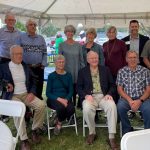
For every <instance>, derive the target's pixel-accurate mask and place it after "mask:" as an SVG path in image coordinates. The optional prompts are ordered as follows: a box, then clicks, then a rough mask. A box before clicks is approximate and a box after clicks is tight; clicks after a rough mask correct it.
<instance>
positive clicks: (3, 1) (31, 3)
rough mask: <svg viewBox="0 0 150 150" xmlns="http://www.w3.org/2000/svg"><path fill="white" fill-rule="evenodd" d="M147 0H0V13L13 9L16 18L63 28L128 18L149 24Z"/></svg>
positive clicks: (117, 23)
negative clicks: (71, 25) (31, 19)
mask: <svg viewBox="0 0 150 150" xmlns="http://www.w3.org/2000/svg"><path fill="white" fill-rule="evenodd" d="M149 6H150V1H149V0H138V2H137V1H135V0H132V1H131V0H115V1H114V0H103V1H102V0H43V1H41V0H0V15H1V17H2V18H3V17H4V14H5V13H6V12H9V11H11V12H13V13H14V14H16V16H17V19H19V20H24V21H25V20H26V19H27V18H35V19H37V20H38V21H39V20H40V21H39V23H40V24H41V25H45V24H46V23H47V22H49V21H50V22H52V23H53V24H54V25H55V26H56V27H60V28H63V27H64V26H65V25H66V24H73V25H75V26H76V25H77V24H78V23H82V24H83V25H84V26H85V27H91V26H93V27H96V28H98V27H103V26H104V25H105V24H107V23H111V24H112V25H115V26H117V27H122V26H124V27H125V26H128V23H129V20H130V19H138V20H139V21H140V22H142V23H143V24H144V25H145V26H149V24H150V8H149Z"/></svg>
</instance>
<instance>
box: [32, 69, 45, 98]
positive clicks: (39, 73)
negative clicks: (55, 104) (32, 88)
mask: <svg viewBox="0 0 150 150" xmlns="http://www.w3.org/2000/svg"><path fill="white" fill-rule="evenodd" d="M30 68H31V70H32V72H33V73H34V75H35V77H36V80H37V82H36V87H37V88H36V96H37V97H38V98H39V99H41V100H42V99H43V98H42V91H43V81H44V69H41V67H30Z"/></svg>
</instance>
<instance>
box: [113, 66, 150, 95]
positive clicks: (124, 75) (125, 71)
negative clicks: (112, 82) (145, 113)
mask: <svg viewBox="0 0 150 150" xmlns="http://www.w3.org/2000/svg"><path fill="white" fill-rule="evenodd" d="M116 84H117V85H118V86H122V87H123V89H124V91H125V92H126V94H127V95H129V96H130V97H131V98H134V97H140V96H142V95H143V93H144V90H145V88H146V86H150V71H149V70H148V69H147V68H145V67H142V66H140V65H138V66H137V67H136V70H135V71H132V70H131V69H130V68H129V67H128V66H125V67H123V68H122V69H120V70H119V72H118V75H117V81H116Z"/></svg>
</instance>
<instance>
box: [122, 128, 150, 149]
mask: <svg viewBox="0 0 150 150" xmlns="http://www.w3.org/2000/svg"><path fill="white" fill-rule="evenodd" d="M142 149H143V150H149V149H150V129H145V130H140V131H134V132H129V133H126V134H125V135H124V136H123V137H122V139H121V150H142Z"/></svg>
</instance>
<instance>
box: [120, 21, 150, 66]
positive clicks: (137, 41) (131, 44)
mask: <svg viewBox="0 0 150 150" xmlns="http://www.w3.org/2000/svg"><path fill="white" fill-rule="evenodd" d="M129 32H130V35H128V36H127V37H125V38H123V39H122V40H123V41H125V43H126V45H127V49H128V50H135V51H136V52H137V53H138V54H139V64H140V65H142V66H145V65H144V63H143V58H142V57H140V56H141V53H142V51H143V47H144V45H145V43H146V42H147V41H148V40H149V37H147V36H144V35H141V34H139V22H138V21H137V20H131V21H130V24H129Z"/></svg>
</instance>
